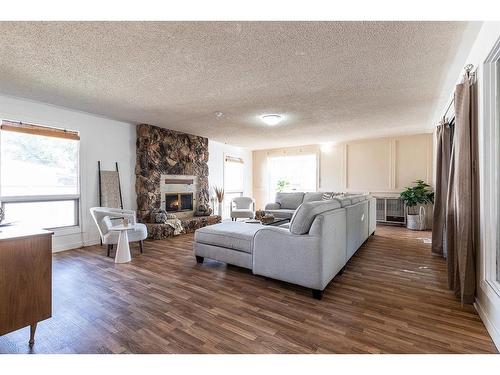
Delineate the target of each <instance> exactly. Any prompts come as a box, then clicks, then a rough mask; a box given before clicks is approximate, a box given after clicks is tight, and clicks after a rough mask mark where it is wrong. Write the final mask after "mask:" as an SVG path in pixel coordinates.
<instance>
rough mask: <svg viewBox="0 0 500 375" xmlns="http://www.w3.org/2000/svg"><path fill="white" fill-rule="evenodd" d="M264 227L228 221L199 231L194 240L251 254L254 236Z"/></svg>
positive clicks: (196, 232)
mask: <svg viewBox="0 0 500 375" xmlns="http://www.w3.org/2000/svg"><path fill="white" fill-rule="evenodd" d="M263 227H264V226H263V225H261V224H248V223H243V222H237V221H226V222H223V223H219V224H215V225H209V226H207V227H203V228H200V229H197V230H196V231H195V232H194V240H195V241H196V242H198V243H203V244H206V245H213V246H220V247H225V248H228V249H232V250H237V251H242V252H245V253H249V254H251V253H252V250H253V249H252V242H253V236H254V235H255V233H256V232H257V231H258V230H259V229H262V228H263Z"/></svg>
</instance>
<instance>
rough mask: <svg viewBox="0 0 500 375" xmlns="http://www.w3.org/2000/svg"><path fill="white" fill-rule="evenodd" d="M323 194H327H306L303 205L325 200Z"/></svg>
mask: <svg viewBox="0 0 500 375" xmlns="http://www.w3.org/2000/svg"><path fill="white" fill-rule="evenodd" d="M323 194H325V193H314V192H308V193H305V194H304V199H303V201H302V203H306V202H317V201H320V200H322V199H323ZM327 194H329V195H330V196H331V193H327ZM328 199H329V198H328Z"/></svg>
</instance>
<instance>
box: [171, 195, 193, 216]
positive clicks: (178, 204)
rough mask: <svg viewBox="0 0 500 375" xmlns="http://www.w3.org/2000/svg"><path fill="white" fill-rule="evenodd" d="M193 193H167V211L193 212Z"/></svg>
mask: <svg viewBox="0 0 500 375" xmlns="http://www.w3.org/2000/svg"><path fill="white" fill-rule="evenodd" d="M192 210H193V193H167V194H165V211H167V212H178V211H192Z"/></svg>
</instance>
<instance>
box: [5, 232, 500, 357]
mask: <svg viewBox="0 0 500 375" xmlns="http://www.w3.org/2000/svg"><path fill="white" fill-rule="evenodd" d="M429 237H430V232H412V231H408V230H406V229H404V228H396V227H378V228H377V232H376V235H375V236H372V237H370V238H369V239H368V241H367V242H366V243H365V244H364V245H363V246H362V248H360V250H359V251H358V252H357V253H356V255H355V256H354V257H353V258H352V259H351V261H350V262H349V263H348V266H347V269H346V271H345V272H344V273H343V274H342V275H340V276H337V277H336V278H335V279H334V280H333V281H332V283H330V285H329V286H328V288H327V289H326V290H325V294H324V297H323V300H321V301H317V300H314V299H313V298H311V295H310V291H309V290H307V289H305V288H301V287H298V286H294V285H290V284H286V283H282V282H279V281H275V280H271V279H267V278H264V277H259V276H255V275H252V273H251V272H250V271H247V270H244V269H241V268H237V267H233V266H229V267H228V266H226V265H224V264H221V263H217V262H213V261H208V262H207V261H205V264H203V265H201V266H200V265H197V264H196V261H195V259H194V257H193V255H192V252H191V247H192V242H191V241H192V235H184V236H180V237H176V238H173V239H169V240H164V241H148V242H146V243H145V252H144V254H143V255H139V253H138V249H135V247H133V250H134V256H133V260H132V262H131V263H128V264H122V265H116V264H114V263H113V260H112V259H111V258H107V257H106V256H105V253H106V250H105V249H104V247H102V248H101V247H99V246H93V247H87V248H83V249H79V250H72V251H66V252H63V253H58V254H55V255H54V263H53V264H54V270H53V271H54V276H53V277H54V282H53V285H54V292H53V294H54V302H53V303H54V308H53V317H52V318H51V319H49V320H46V321H44V322H41V323H39V324H38V329H37V341H36V344H35V346H34V348H33V349H32V350H31V351H30V349H29V347H28V345H27V341H28V329H22V330H19V331H16V332H13V333H10V334H8V335H5V336H1V337H0V353H29V352H33V353H496V349H495V346H494V344H493V342H492V341H491V339H490V337H489V336H488V333H487V332H486V329H485V327H484V325H483V323H482V322H481V320H480V319H479V316H478V315H477V313H476V312H475V310H474V308H473V307H471V306H464V307H462V306H461V305H460V303H459V302H458V301H457V300H456V299H455V297H454V296H453V294H452V293H451V292H449V291H448V290H447V289H446V269H445V262H444V261H443V260H442V259H441V258H437V257H433V256H432V255H431V254H430V245H429V244H426V243H424V242H423V238H429Z"/></svg>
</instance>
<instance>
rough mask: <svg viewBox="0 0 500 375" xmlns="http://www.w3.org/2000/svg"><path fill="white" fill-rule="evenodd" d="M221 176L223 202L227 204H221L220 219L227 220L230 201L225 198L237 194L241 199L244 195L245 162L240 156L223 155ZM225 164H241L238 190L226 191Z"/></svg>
mask: <svg viewBox="0 0 500 375" xmlns="http://www.w3.org/2000/svg"><path fill="white" fill-rule="evenodd" d="M222 162H223V176H222V180H223V181H222V185H223V186H224V201H225V202H227V203H224V204H223V207H222V217H223V219H224V218H228V217H229V216H230V212H231V201H230V200H228V199H226V196H228V195H235V194H238V196H240V197H242V196H243V195H244V193H245V170H244V168H245V160H244V159H243V158H242V157H240V156H233V155H231V154H228V153H224V154H223V159H222ZM226 163H239V164H241V166H242V168H243V170H242V176H243V182H242V184H241V189H239V190H226V178H227V171H226V165H227V164H226Z"/></svg>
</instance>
